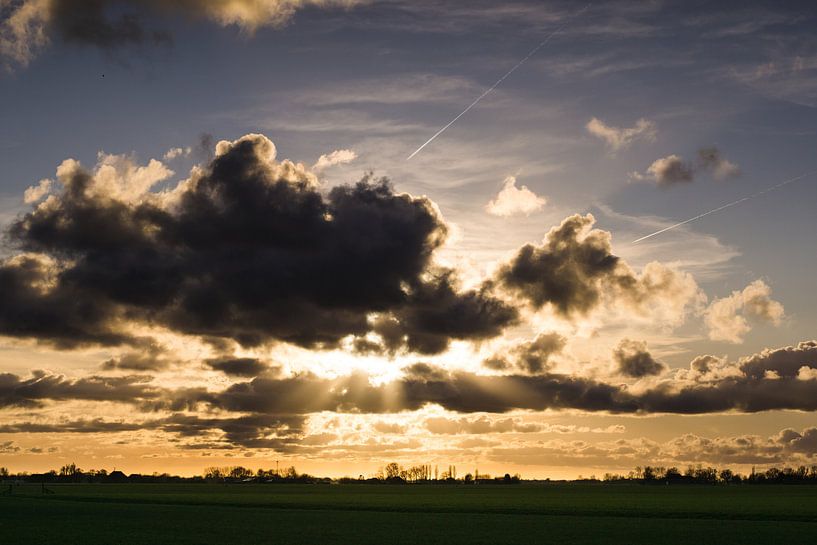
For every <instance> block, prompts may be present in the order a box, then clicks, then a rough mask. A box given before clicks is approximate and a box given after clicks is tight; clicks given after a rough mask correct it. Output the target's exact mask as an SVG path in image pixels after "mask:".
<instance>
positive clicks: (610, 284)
mask: <svg viewBox="0 0 817 545" xmlns="http://www.w3.org/2000/svg"><path fill="white" fill-rule="evenodd" d="M594 223H595V218H594V217H593V216H592V214H587V215H584V216H582V215H580V214H575V215H572V216H569V217H567V218H565V219H564V220H563V221H562V223H561V224H560V225H559V226H558V227H554V228H552V229H551V230H550V231H549V232H548V233H547V235H546V236H545V239H544V241H543V242H542V244H541V245H540V246H536V245H533V244H526V245H525V246H523V247H522V248H521V249H520V250H519V251H518V252H517V253H516V255H515V256H514V257H513V258H512V259H511V260H510V261H509V262H508V263H505V264H503V265H502V266H501V267H500V268H499V269H498V271H497V273H496V276H495V283H496V284H497V285H498V286H501V287H503V288H504V289H506V290H507V291H509V292H510V293H512V294H514V295H516V296H518V297H519V298H521V299H522V300H524V301H526V302H528V303H529V304H530V305H531V306H532V307H534V308H535V309H539V308H542V307H544V306H546V305H550V307H551V308H552V309H553V310H554V311H556V312H557V313H558V314H560V315H562V316H564V317H570V316H573V315H585V314H588V313H589V312H590V311H591V310H593V309H594V308H596V307H597V306H598V305H599V304H600V303H601V299H602V294H605V295H606V296H607V298H608V299H610V300H614V301H616V302H617V303H620V305H621V306H627V307H630V308H631V309H633V310H635V311H637V312H639V313H645V312H649V311H650V310H655V309H658V308H663V307H667V309H669V310H670V312H669V314H681V315H683V313H684V312H685V309H686V307H687V305H689V304H690V303H691V302H694V300H695V299H696V298H697V296H698V287H697V285H696V284H695V282H694V280H692V279H691V277H689V276H688V275H684V274H682V273H679V272H676V271H674V270H672V269H670V268H668V267H665V266H663V265H661V264H659V263H649V264H648V265H647V266H645V267H644V269H643V271H642V273H641V274H636V273H635V272H634V271H633V270H632V269H631V268H630V267H629V265H627V263H626V262H624V261H623V260H622V259H621V258H619V257H618V256H616V255H613V253H612V244H611V234H610V233H609V232H607V231H603V230H601V229H593V228H592V227H593V224H594ZM647 307H650V308H647ZM674 319H675V320H677V316H676V317H675V318H674Z"/></svg>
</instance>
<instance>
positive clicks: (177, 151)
mask: <svg viewBox="0 0 817 545" xmlns="http://www.w3.org/2000/svg"><path fill="white" fill-rule="evenodd" d="M192 152H193V148H191V147H189V146H188V147H186V148H170V149H169V150H167V151H166V152H165V154H164V155H163V156H162V158H163V159H164V160H165V161H172V160H173V159H176V158H178V157H187V156H188V155H190V154H191V153H192Z"/></svg>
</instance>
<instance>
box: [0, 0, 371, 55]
mask: <svg viewBox="0 0 817 545" xmlns="http://www.w3.org/2000/svg"><path fill="white" fill-rule="evenodd" d="M360 3H362V0H122V1H115V0H21V1H11V0H4V1H3V2H0V8H2V10H3V15H4V21H3V22H2V25H0V57H5V58H6V59H8V60H11V61H14V62H16V63H19V64H23V65H25V64H27V63H28V62H29V61H31V59H32V58H33V57H34V55H35V54H36V52H37V50H38V49H40V48H41V47H43V46H44V45H46V44H47V43H48V42H49V41H50V39H51V38H52V37H55V36H56V37H59V39H61V40H62V41H64V42H66V43H77V44H83V45H93V46H96V47H100V48H102V49H115V48H119V47H123V46H126V45H134V44H143V43H162V42H168V41H170V40H171V37H170V35H169V34H168V33H166V32H165V31H163V30H160V29H149V28H146V27H145V23H144V16H145V15H181V16H186V17H191V18H196V19H199V18H202V19H207V20H210V21H213V22H215V23H217V24H219V25H224V26H227V25H236V26H238V27H240V28H241V29H242V30H244V31H247V32H253V31H254V30H256V29H257V28H259V27H262V26H281V25H283V24H285V23H287V22H288V21H289V20H290V19H291V18H292V17H293V16H294V14H295V13H296V12H297V11H298V10H300V9H304V8H308V7H345V8H348V7H352V6H354V5H356V4H360ZM115 7H120V8H122V10H123V11H124V12H123V13H118V12H117V13H116V14H113V13H112V11H115V10H114V9H113V8H115Z"/></svg>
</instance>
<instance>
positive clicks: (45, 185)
mask: <svg viewBox="0 0 817 545" xmlns="http://www.w3.org/2000/svg"><path fill="white" fill-rule="evenodd" d="M53 183H54V182H53V181H51V180H49V179H45V180H40V183H38V184H37V185H32V186H31V187H29V188H28V189H26V190H25V193H23V202H24V203H26V204H34V203H35V202H37V201H39V200H40V199H42V198H43V197H45V196H46V195H47V194H48V193H49V192H50V191H51V186H52V184H53Z"/></svg>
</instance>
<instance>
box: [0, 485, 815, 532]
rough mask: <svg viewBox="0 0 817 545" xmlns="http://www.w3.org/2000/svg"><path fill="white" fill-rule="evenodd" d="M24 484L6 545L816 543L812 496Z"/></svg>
mask: <svg viewBox="0 0 817 545" xmlns="http://www.w3.org/2000/svg"><path fill="white" fill-rule="evenodd" d="M50 488H51V489H53V490H54V491H55V493H54V494H49V495H42V494H41V491H40V487H39V486H33V485H23V486H20V487H17V488H15V489H14V491H13V494H12V495H11V496H3V497H0V543H4V544H5V543H8V544H26V543H37V544H50V543H53V544H64V545H67V544H78V545H79V544H83V545H94V544H105V545H112V544H118V543H121V544H164V543H167V544H171V543H172V544H210V543H213V544H225V543H241V544H256V543H298V544H316V545H318V544H334V543H355V544H358V543H361V544H378V545H384V544H391V543H399V544H402V543H422V544H434V543H439V544H448V545H453V544H459V543H467V544H492V545H495V544H506V543H523V544H532V543H604V544H615V543H622V544H628V545H636V544H641V543H644V544H650V545H656V544H659V543H690V544H702V543H717V544H719V545H728V544H732V543H735V544H738V543H739V544H747V543H752V544H756V543H785V544H798V543H803V544H814V543H817V487H812V486H746V485H744V486H694V485H687V486H684V485H680V486H643V485H631V484H627V485H588V484H550V485H538V486H533V485H518V486H482V487H480V486H419V485H418V486H387V485H382V486H366V485H331V486H330V485H252V484H247V485H244V484H240V485H196V484H182V485H174V484H156V485H150V484H126V485H113V484H108V485H105V484H85V485H51V486H50Z"/></svg>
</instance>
